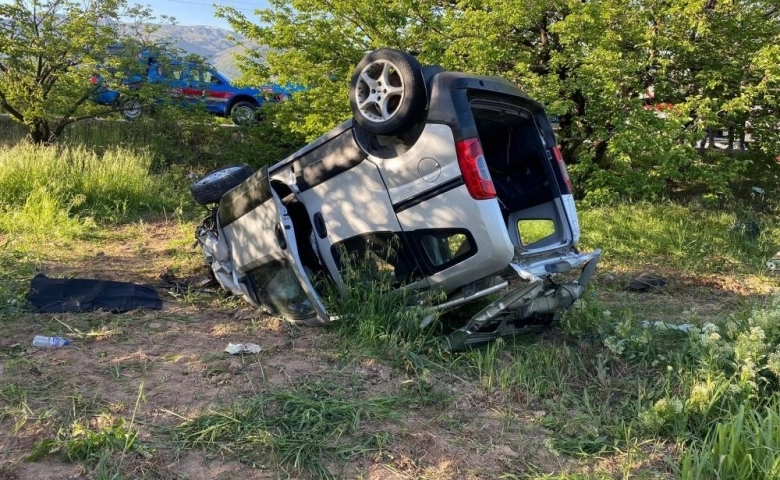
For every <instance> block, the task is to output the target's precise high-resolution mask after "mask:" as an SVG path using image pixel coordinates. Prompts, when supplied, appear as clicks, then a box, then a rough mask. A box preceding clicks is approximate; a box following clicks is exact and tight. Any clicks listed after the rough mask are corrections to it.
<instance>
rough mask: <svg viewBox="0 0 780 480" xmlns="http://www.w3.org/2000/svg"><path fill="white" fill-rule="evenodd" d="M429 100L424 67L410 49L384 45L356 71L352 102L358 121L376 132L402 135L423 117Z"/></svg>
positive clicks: (351, 83) (372, 53)
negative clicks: (392, 47) (397, 48)
mask: <svg viewBox="0 0 780 480" xmlns="http://www.w3.org/2000/svg"><path fill="white" fill-rule="evenodd" d="M426 103H427V98H426V93H425V83H424V80H423V75H422V66H420V62H418V61H417V59H416V58H414V57H413V56H411V55H409V54H408V53H406V52H401V51H399V50H392V49H389V48H383V49H380V50H374V51H373V52H371V53H369V54H367V55H366V56H365V57H363V60H361V61H360V63H358V66H357V67H356V68H355V71H354V72H353V73H352V81H351V82H350V84H349V105H350V107H352V115H353V116H354V117H355V121H356V122H357V123H358V124H359V125H360V126H361V127H363V128H365V129H366V130H367V131H368V132H370V133H373V134H376V135H398V134H401V133H403V132H405V131H407V130H409V129H410V128H412V127H413V126H414V125H415V124H416V123H417V122H419V121H420V119H421V118H422V115H423V113H424V112H425V105H426Z"/></svg>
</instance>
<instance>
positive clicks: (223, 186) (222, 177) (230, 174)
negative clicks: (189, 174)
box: [190, 163, 254, 205]
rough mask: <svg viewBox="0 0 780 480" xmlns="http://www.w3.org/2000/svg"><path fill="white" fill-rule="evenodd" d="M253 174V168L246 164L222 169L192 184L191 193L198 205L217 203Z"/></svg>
mask: <svg viewBox="0 0 780 480" xmlns="http://www.w3.org/2000/svg"><path fill="white" fill-rule="evenodd" d="M253 173H254V170H253V169H252V167H250V166H249V165H247V164H244V163H242V164H240V165H233V166H230V167H225V168H220V169H218V170H214V171H213V172H209V173H207V174H206V175H204V176H203V177H202V178H201V179H200V180H198V181H197V182H194V183H192V184H191V185H190V193H191V194H192V198H193V199H195V202H196V203H197V204H198V205H208V204H210V203H217V202H219V199H220V198H222V196H223V195H224V194H226V193H227V192H229V191H230V190H232V189H233V188H235V187H237V186H238V185H239V184H240V183H241V182H243V181H244V180H246V179H247V178H249V177H251V176H252V174H253Z"/></svg>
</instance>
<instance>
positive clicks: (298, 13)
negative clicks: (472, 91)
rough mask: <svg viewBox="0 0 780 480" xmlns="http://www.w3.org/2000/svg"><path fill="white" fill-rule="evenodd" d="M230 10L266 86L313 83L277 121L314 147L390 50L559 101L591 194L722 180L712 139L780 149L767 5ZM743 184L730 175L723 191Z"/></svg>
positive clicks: (322, 5)
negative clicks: (360, 75)
mask: <svg viewBox="0 0 780 480" xmlns="http://www.w3.org/2000/svg"><path fill="white" fill-rule="evenodd" d="M218 14H219V15H220V16H223V17H224V18H227V19H228V21H230V23H231V24H232V25H233V27H234V28H235V29H236V30H238V31H239V32H241V33H242V34H244V35H245V36H247V37H248V38H250V39H252V40H253V41H255V42H257V43H260V44H263V45H267V46H268V47H270V50H268V51H267V52H265V53H264V54H262V55H259V56H252V55H250V56H247V57H245V58H244V62H243V69H244V71H245V73H246V74H247V75H249V77H250V78H252V79H253V81H255V82H261V81H264V80H268V79H269V78H275V79H278V81H281V82H288V81H289V82H293V83H297V84H301V85H305V86H307V88H308V90H307V91H306V92H305V93H303V94H300V95H297V97H296V99H295V100H294V101H293V102H288V103H287V104H285V105H284V106H283V108H281V109H280V110H279V113H280V117H279V118H280V119H281V121H282V124H283V125H286V126H288V127H289V128H290V129H292V130H293V131H296V132H300V133H304V134H305V135H306V136H307V137H308V138H314V137H316V136H318V135H320V134H322V133H323V132H325V131H326V130H328V129H329V128H331V127H332V126H333V125H334V124H336V123H338V122H339V121H341V120H344V119H346V118H348V117H349V108H348V97H347V93H348V92H347V84H348V81H349V78H350V74H351V71H352V68H354V65H355V64H356V63H357V62H358V61H359V59H360V58H361V57H362V55H363V54H364V53H365V52H366V51H367V50H370V49H374V48H378V47H392V48H399V49H404V50H408V51H411V52H412V53H413V54H415V55H416V56H417V57H418V58H419V59H420V61H421V62H422V63H424V64H425V63H438V64H441V65H442V66H443V67H444V68H445V69H450V70H462V71H466V72H471V73H476V74H486V75H501V76H503V77H505V78H507V79H509V80H511V81H513V82H515V83H517V84H518V85H520V86H521V87H522V88H524V89H525V90H526V91H528V93H529V94H531V95H532V96H533V97H534V98H537V99H539V100H540V101H541V102H543V103H544V104H546V105H547V107H548V111H549V113H551V114H556V115H560V117H561V123H560V125H561V129H560V131H559V138H560V143H561V145H562V149H563V152H564V157H565V158H566V159H567V161H568V162H570V163H573V164H576V166H575V168H573V172H574V173H575V174H576V176H577V179H578V181H579V186H580V188H581V191H580V192H579V193H580V194H581V195H584V196H585V197H586V198H587V196H588V195H590V194H591V193H592V192H595V191H600V192H606V193H607V195H606V197H609V198H612V199H617V198H620V197H625V196H631V197H652V196H656V195H658V194H659V193H661V192H663V190H664V189H665V188H666V186H667V184H668V183H669V182H694V183H702V184H705V185H707V184H710V183H711V182H708V181H707V180H708V178H709V177H708V176H709V175H711V174H712V173H713V169H712V168H690V165H695V164H698V163H701V159H700V154H699V152H697V151H696V150H695V148H694V142H695V140H694V137H698V139H701V138H703V137H704V136H705V135H706V134H705V130H706V129H711V130H714V129H728V128H731V129H732V131H733V134H734V137H735V138H736V139H739V137H740V136H744V133H745V132H746V131H748V133H751V134H753V142H754V144H755V145H756V146H758V147H759V148H763V149H765V150H767V151H771V150H774V151H777V150H778V149H780V145H779V144H778V140H776V138H777V135H776V134H775V135H772V133H773V132H776V131H777V125H778V120H779V119H778V115H780V108H779V106H780V104H779V103H778V101H779V100H780V96H778V95H777V91H778V82H780V69H778V67H777V65H778V64H780V62H778V60H779V58H778V57H779V56H780V49H778V48H777V47H776V45H777V38H778V35H780V22H778V21H777V13H776V12H775V10H774V9H773V7H772V6H771V5H770V1H769V0H760V1H758V2H756V1H752V0H750V1H748V0H736V1H734V2H716V1H709V2H705V1H702V0H670V1H668V2H663V3H658V2H656V1H655V0H639V1H631V2H629V1H626V0H599V1H596V2H580V1H574V0H542V1H535V0H534V1H532V0H519V1H518V0H468V1H462V2H457V3H455V2H439V1H434V0H390V1H387V2H384V3H383V4H382V8H381V9H375V8H355V5H354V2H348V1H345V0H289V1H285V0H275V1H273V2H271V8H269V9H265V10H260V11H258V14H257V16H258V18H257V20H258V21H259V22H260V23H259V25H256V24H254V23H253V22H252V21H251V19H247V18H246V17H244V16H243V15H242V14H240V13H239V12H238V11H236V10H234V9H231V8H221V9H219V12H218ZM649 87H652V91H653V92H654V96H653V97H650V96H648V95H647V92H648V88H649ZM659 105H660V106H659ZM721 164H722V165H723V166H724V167H726V166H727V165H728V164H727V162H722V163H721ZM738 173H739V172H737V171H735V170H734V169H728V168H726V169H725V170H722V171H720V170H719V171H718V172H717V175H718V181H717V182H714V183H716V184H717V191H718V192H720V191H722V187H723V185H724V181H725V182H728V181H729V180H733V179H734V178H735V176H736V175H737V174H738ZM606 197H605V196H604V195H601V196H600V198H598V199H597V198H592V199H591V200H593V201H601V200H603V199H604V198H606Z"/></svg>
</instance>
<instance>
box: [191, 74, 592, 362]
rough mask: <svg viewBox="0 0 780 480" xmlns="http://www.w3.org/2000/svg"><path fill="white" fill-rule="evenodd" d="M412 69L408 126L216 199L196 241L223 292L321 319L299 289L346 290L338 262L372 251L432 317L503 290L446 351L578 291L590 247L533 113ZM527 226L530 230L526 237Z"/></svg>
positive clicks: (498, 331)
mask: <svg viewBox="0 0 780 480" xmlns="http://www.w3.org/2000/svg"><path fill="white" fill-rule="evenodd" d="M425 74H426V81H425V87H426V92H427V98H428V105H427V106H428V108H427V112H426V114H425V115H424V117H423V118H422V119H421V120H420V121H419V122H417V123H415V124H414V125H413V126H412V127H411V128H409V129H407V131H405V132H402V133H401V134H397V135H377V134H372V133H370V131H367V129H366V128H364V127H363V125H361V124H360V123H359V122H358V121H357V120H349V121H347V122H345V123H343V124H341V125H339V126H338V127H336V128H334V129H333V130H331V131H330V132H328V133H327V134H325V135H323V136H322V137H320V138H319V139H317V140H315V141H314V142H312V143H311V144H309V145H307V146H305V147H304V148H302V149H300V150H299V151H297V152H295V153H294V154H293V155H291V156H289V157H287V158H286V159H284V160H282V161H281V162H279V163H277V164H275V165H272V166H270V167H264V168H263V169H261V170H260V171H258V172H256V173H254V174H253V175H251V176H250V177H249V178H248V179H246V181H244V182H243V183H241V184H240V185H238V186H237V187H236V188H233V189H232V190H230V191H229V192H227V193H226V194H225V195H224V196H223V197H222V198H221V199H220V201H219V205H218V207H217V208H215V209H214V210H213V213H212V215H211V216H210V217H209V219H207V220H208V223H207V224H204V226H203V227H201V228H200V229H199V231H198V238H199V240H200V243H201V245H203V248H204V252H205V253H206V256H207V261H208V262H209V263H210V264H211V265H212V268H213V270H214V272H215V273H216V274H217V278H218V279H219V281H220V283H221V284H222V285H223V286H224V287H225V288H227V289H229V290H231V291H233V292H235V293H237V294H240V295H243V296H244V297H245V298H247V299H248V300H249V301H250V302H252V303H254V304H257V305H263V306H265V307H267V308H269V309H270V310H271V311H273V312H275V313H277V314H281V315H283V316H285V317H287V318H288V319H291V320H293V321H302V322H306V323H327V322H329V321H330V320H331V318H330V316H329V315H328V313H327V311H326V309H325V307H324V306H323V304H322V302H321V300H320V298H319V294H318V292H317V291H316V289H315V285H314V283H313V282H312V279H313V278H314V277H317V276H323V277H326V278H328V279H329V280H331V281H333V282H335V283H336V284H337V285H339V286H340V287H344V281H343V278H342V268H344V262H343V259H341V258H340V256H341V253H340V252H343V251H344V250H346V251H348V252H349V251H353V252H356V251H360V252H365V251H366V250H369V251H371V252H372V254H373V255H374V257H375V258H376V261H377V266H376V267H377V268H378V269H380V270H384V271H386V273H389V274H390V278H391V279H392V281H394V282H395V283H396V284H398V286H399V287H403V288H410V289H417V290H422V291H430V290H435V291H443V292H445V293H446V294H447V299H446V301H444V302H442V303H441V304H439V305H438V308H441V309H444V310H448V309H453V308H457V307H458V306H460V305H462V304H464V303H469V302H472V301H474V300H476V299H479V298H482V297H485V296H488V295H491V294H497V293H501V292H503V294H502V296H501V297H500V298H499V299H498V300H496V301H495V302H493V303H491V304H490V305H489V306H488V307H486V308H485V309H484V310H483V311H482V312H480V313H479V314H477V315H475V316H474V317H473V318H472V319H471V320H470V321H469V322H467V323H466V325H464V326H462V327H461V328H460V329H459V330H458V331H457V332H456V333H455V334H454V335H452V336H451V337H450V341H451V343H452V346H453V348H463V347H465V346H468V345H472V344H477V343H482V342H485V341H490V340H493V339H495V338H497V337H501V336H509V335H514V334H516V333H517V332H519V331H521V330H523V329H525V328H527V327H528V326H530V325H537V324H539V323H548V322H549V321H550V320H551V319H552V318H553V317H554V316H555V315H556V314H557V313H558V312H560V311H561V310H563V309H565V308H567V307H568V306H569V305H571V304H572V303H573V302H574V301H575V300H576V299H577V298H579V297H580V296H581V295H582V292H583V290H584V288H585V287H586V285H587V284H588V281H589V280H590V278H591V276H592V274H593V271H594V269H595V267H596V264H597V263H598V261H599V258H600V254H601V252H600V250H597V251H594V252H592V253H588V254H582V253H580V252H579V251H578V250H577V249H576V243H577V241H578V239H579V234H580V230H579V224H578V220H577V212H576V209H575V204H574V200H573V197H572V195H571V187H570V184H569V179H568V175H567V173H566V168H565V165H564V163H563V159H562V158H561V156H560V152H559V150H558V148H557V146H556V142H555V136H554V133H553V130H552V127H551V125H550V123H549V121H548V119H547V116H546V115H545V113H544V109H543V108H542V106H541V105H540V104H539V103H537V102H535V101H533V100H531V99H530V98H529V97H528V96H527V95H526V94H524V93H523V92H522V91H520V90H519V89H518V88H517V87H515V86H514V85H512V84H511V83H509V82H507V81H505V80H503V79H501V78H497V77H479V76H474V75H468V74H464V73H457V72H443V71H441V69H436V68H433V69H428V70H426V71H425ZM383 78H384V77H383ZM363 98H364V99H363V102H364V104H365V101H366V100H365V98H367V95H366V94H365V92H363ZM526 226H529V228H530V227H534V228H537V227H539V226H541V227H540V228H541V230H542V233H540V234H537V235H535V236H531V237H528V238H531V241H525V242H524V241H523V240H524V237H526V236H527V232H526V231H525V227H526ZM576 269H581V273H580V275H579V278H577V279H576V280H573V281H567V282H563V281H561V280H560V279H559V277H560V274H563V273H566V272H571V271H573V270H576ZM518 282H520V286H519V287H518V286H517V283H518ZM510 285H511V287H510Z"/></svg>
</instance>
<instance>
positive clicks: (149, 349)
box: [0, 221, 728, 480]
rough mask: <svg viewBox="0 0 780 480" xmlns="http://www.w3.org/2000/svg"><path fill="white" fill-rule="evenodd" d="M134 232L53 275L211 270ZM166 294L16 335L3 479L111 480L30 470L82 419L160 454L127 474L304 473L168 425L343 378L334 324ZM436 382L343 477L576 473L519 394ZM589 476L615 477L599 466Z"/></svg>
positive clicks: (388, 388)
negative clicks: (215, 447)
mask: <svg viewBox="0 0 780 480" xmlns="http://www.w3.org/2000/svg"><path fill="white" fill-rule="evenodd" d="M127 230H128V231H127V232H126V233H127V234H126V235H122V232H119V235H118V236H117V240H114V241H109V242H100V243H95V244H85V245H84V246H83V248H80V249H79V250H78V251H77V252H73V254H72V255H71V256H68V255H60V256H58V258H57V259H56V260H54V259H47V260H45V261H44V262H43V263H42V264H41V265H40V269H41V271H42V272H43V273H46V274H47V275H50V276H79V277H86V278H101V279H112V280H125V281H134V282H141V283H150V284H154V285H158V286H159V285H161V282H162V281H161V278H160V276H161V275H163V276H164V278H167V279H171V278H173V277H179V278H180V277H183V276H186V275H190V274H193V273H195V272H196V271H197V270H196V266H197V264H198V253H197V252H196V251H195V250H192V254H191V257H189V258H188V259H186V260H184V261H182V260H181V258H180V257H181V255H182V253H181V251H180V250H181V247H180V246H179V245H181V244H182V243H183V242H182V241H181V236H182V231H181V229H180V227H179V226H178V225H177V224H175V223H172V222H164V221H160V222H152V223H146V224H143V225H141V226H138V225H134V226H132V227H127ZM185 240H186V239H185ZM185 244H186V243H185ZM185 256H186V255H185ZM605 281H607V282H609V281H614V282H619V281H622V280H621V279H620V278H617V279H614V278H612V279H609V278H608V279H607V280H605ZM679 281H680V282H682V283H685V282H686V281H687V280H685V279H681V280H679ZM694 287H695V288H700V286H694ZM694 287H691V288H694ZM701 288H703V287H701ZM159 292H160V295H161V296H162V298H163V299H164V307H163V309H162V310H161V311H135V312H129V313H125V314H110V313H104V312H99V313H89V314H84V313H79V314H32V313H28V314H24V315H22V316H20V317H19V319H18V320H13V321H8V323H7V324H6V325H4V326H3V330H4V335H2V337H0V386H3V385H5V386H6V387H8V388H6V389H5V390H3V392H5V393H3V395H2V397H0V407H3V410H0V412H2V418H0V479H19V480H21V479H41V480H44V479H81V478H96V477H98V476H99V475H98V472H97V471H96V470H95V469H91V468H86V467H84V466H83V465H82V464H81V463H79V462H75V463H68V462H66V461H64V460H63V459H62V457H61V455H58V454H53V455H48V456H45V457H43V458H41V459H38V460H37V461H31V462H28V461H24V460H25V458H26V457H27V456H28V455H30V453H31V451H32V450H33V447H34V446H35V445H36V442H39V441H41V440H43V439H46V438H52V437H53V436H54V435H56V433H57V432H56V431H55V430H53V428H54V427H53V425H62V424H63V420H64V419H67V418H71V417H72V418H76V417H86V418H89V419H90V423H92V422H97V423H99V422H101V421H108V420H106V418H109V417H111V418H123V419H125V421H126V422H129V421H132V422H133V425H134V426H135V427H136V428H137V429H138V431H139V432H140V435H139V440H140V441H141V442H144V443H145V444H146V445H149V446H150V447H151V448H150V449H149V450H148V455H146V456H138V455H127V456H124V457H122V458H121V459H120V461H121V462H123V463H122V465H121V470H122V472H123V473H124V478H166V479H167V478H186V479H229V478H230V479H233V478H245V479H261V478H290V477H292V478H297V477H296V476H295V475H296V474H295V473H292V474H291V473H288V472H284V471H281V470H278V469H275V468H274V467H273V466H272V465H270V464H269V465H267V466H265V467H264V468H252V467H250V466H248V465H245V464H242V463H239V462H238V461H236V460H235V459H234V458H233V457H231V455H229V454H227V453H223V454H213V453H206V452H204V451H201V450H198V449H193V450H183V451H181V450H177V449H176V448H175V446H174V445H172V444H170V443H165V441H164V440H163V438H162V437H161V436H160V435H159V433H158V432H157V430H156V429H157V428H158V427H161V426H172V425H177V424H180V423H181V422H182V421H184V420H186V419H189V418H195V417H197V416H199V415H202V414H204V413H206V412H209V411H212V410H219V409H220V408H224V407H227V406H229V405H232V404H234V403H235V402H237V401H239V400H240V399H243V398H248V397H251V396H253V395H256V394H257V393H258V392H265V391H268V390H270V389H274V388H279V387H280V386H281V387H283V386H284V385H287V384H293V383H295V382H300V381H302V380H305V381H315V380H316V379H318V378H322V377H325V376H328V375H330V374H331V373H332V370H333V368H334V358H336V357H338V356H339V355H340V354H342V353H344V352H339V351H336V350H334V349H335V348H343V347H334V345H338V342H335V341H334V336H335V334H334V333H333V332H330V331H328V330H327V329H323V328H294V327H291V326H289V325H288V324H286V323H285V322H282V321H281V320H279V319H276V318H272V317H269V316H267V315H265V314H263V313H261V312H259V311H256V310H254V309H252V308H248V307H247V306H245V305H244V304H243V303H241V302H239V301H238V300H236V299H225V298H224V295H223V294H222V293H221V292H219V291H216V290H214V291H199V292H197V293H195V294H193V293H190V294H181V293H179V294H174V293H172V292H171V290H169V289H165V288H159ZM697 292H698V290H697ZM727 294H728V293H722V295H727ZM654 298H656V299H657V300H656V301H659V302H663V301H664V298H662V297H654ZM692 298H699V299H700V301H699V303H701V304H702V305H710V304H713V302H714V301H713V300H712V299H711V298H709V297H706V296H701V295H700V293H697V294H696V295H695V296H694V297H692ZM667 300H668V299H667ZM704 308H715V307H704ZM44 332H45V333H50V334H60V335H63V336H70V337H72V338H73V339H74V342H73V345H70V346H68V347H64V348H57V349H46V348H36V347H33V346H32V345H31V340H32V338H33V336H34V335H36V334H40V333H44ZM245 342H252V343H256V344H259V345H260V346H261V347H262V351H261V352H260V353H258V354H256V355H243V356H231V355H229V354H227V353H225V352H224V349H225V347H226V346H227V344H228V343H245ZM349 367H350V368H351V369H352V371H351V374H352V375H353V376H354V375H356V376H357V377H358V378H359V381H360V382H362V383H363V385H364V386H365V388H367V389H368V390H369V391H370V392H372V393H376V394H382V393H388V392H389V393H391V392H394V391H397V390H398V389H399V388H403V384H404V382H406V381H407V378H406V374H405V373H404V372H403V371H401V370H399V369H397V368H393V367H392V366H390V365H387V364H384V363H382V362H381V361H377V360H376V359H363V360H359V361H358V362H357V363H354V362H353V363H352V364H350V365H349ZM433 383H434V386H435V388H438V389H441V390H442V391H444V392H446V393H447V395H448V398H449V399H450V401H448V402H447V403H446V404H442V405H424V406H420V407H419V408H414V409H410V411H409V414H408V415H407V416H406V417H405V418H403V419H400V420H393V421H387V422H374V423H373V424H372V428H374V429H376V430H377V431H384V432H386V433H387V434H388V437H387V438H388V439H389V440H388V443H387V444H386V445H384V447H383V448H382V450H381V452H380V453H378V454H376V455H372V456H366V457H361V458H357V459H355V460H353V461H351V462H348V463H347V464H345V465H333V466H332V468H331V470H332V471H333V473H334V474H335V475H336V476H338V477H342V478H364V479H388V480H389V479H406V478H432V479H469V478H498V477H499V476H501V475H503V478H526V477H527V475H528V472H529V468H531V467H532V466H533V467H535V468H536V469H538V471H547V472H554V471H557V472H566V471H569V470H570V467H572V466H573V464H572V460H571V459H567V458H564V457H560V456H556V455H555V454H554V452H553V451H552V450H551V449H549V448H547V447H546V444H547V441H548V439H549V438H550V436H551V434H552V432H550V431H548V430H546V429H545V428H544V427H543V426H542V425H541V424H540V422H539V417H540V416H543V415H544V412H539V411H535V410H533V409H532V408H529V407H528V405H525V404H523V403H522V402H521V401H519V400H517V399H508V398H504V397H502V396H501V395H498V394H488V393H485V391H484V390H483V389H480V388H479V386H478V385H477V384H476V382H475V381H468V380H465V379H457V377H448V378H441V379H434V380H433ZM10 386H15V388H10ZM14 392H16V393H14ZM646 453H648V455H647V458H648V459H650V460H648V462H652V461H653V460H652V459H656V460H657V461H658V462H661V459H662V458H663V456H664V455H665V454H667V453H668V452H664V451H659V452H652V451H651V452H646ZM610 461H615V460H614V458H613V459H612V460H610ZM601 462H602V463H604V462H605V461H601ZM607 463H608V462H607ZM588 468H595V469H597V470H599V471H602V472H604V471H606V472H610V470H611V467H610V466H609V465H599V464H598V463H597V464H593V465H590V467H588ZM661 470H663V469H661ZM580 471H581V470H580ZM615 474H617V473H616V472H615ZM663 477H665V475H660V476H658V477H655V476H653V477H648V478H663ZM302 478H307V477H305V476H304V477H302Z"/></svg>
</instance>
